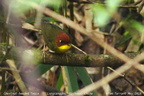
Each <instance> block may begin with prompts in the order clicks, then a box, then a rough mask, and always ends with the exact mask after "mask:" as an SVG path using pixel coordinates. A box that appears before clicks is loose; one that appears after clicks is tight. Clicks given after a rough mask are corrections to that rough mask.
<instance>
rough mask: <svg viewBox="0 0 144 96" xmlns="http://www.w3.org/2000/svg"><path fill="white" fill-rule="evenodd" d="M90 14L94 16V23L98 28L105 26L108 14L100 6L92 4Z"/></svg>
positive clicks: (108, 17) (103, 7)
mask: <svg viewBox="0 0 144 96" xmlns="http://www.w3.org/2000/svg"><path fill="white" fill-rule="evenodd" d="M92 12H93V14H94V22H95V23H96V24H98V26H105V25H106V24H107V22H108V21H109V19H110V14H109V13H108V11H107V9H106V8H105V6H103V5H102V4H93V5H92Z"/></svg>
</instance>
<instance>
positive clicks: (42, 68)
mask: <svg viewBox="0 0 144 96" xmlns="http://www.w3.org/2000/svg"><path fill="white" fill-rule="evenodd" d="M52 67H53V65H44V64H39V65H38V66H37V67H36V68H35V69H34V70H33V71H32V73H37V72H38V73H39V76H41V75H42V74H44V73H45V72H47V71H48V70H50V68H52Z"/></svg>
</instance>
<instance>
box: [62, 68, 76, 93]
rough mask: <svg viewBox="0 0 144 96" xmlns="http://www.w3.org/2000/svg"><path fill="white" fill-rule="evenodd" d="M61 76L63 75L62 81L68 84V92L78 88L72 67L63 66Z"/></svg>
mask: <svg viewBox="0 0 144 96" xmlns="http://www.w3.org/2000/svg"><path fill="white" fill-rule="evenodd" d="M64 75H65V76H64ZM63 77H64V82H66V83H67V85H68V92H75V91H77V90H78V89H79V87H78V82H77V76H76V74H75V72H74V69H73V67H69V66H68V67H64V70H63Z"/></svg>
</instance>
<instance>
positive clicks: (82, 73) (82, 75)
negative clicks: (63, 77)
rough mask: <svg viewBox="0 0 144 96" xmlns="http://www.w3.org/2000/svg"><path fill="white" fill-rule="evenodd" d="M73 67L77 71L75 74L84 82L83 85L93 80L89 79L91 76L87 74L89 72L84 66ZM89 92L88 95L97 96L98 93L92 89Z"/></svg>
mask: <svg viewBox="0 0 144 96" xmlns="http://www.w3.org/2000/svg"><path fill="white" fill-rule="evenodd" d="M74 69H75V71H76V72H77V75H78V77H79V78H80V80H81V81H82V83H83V84H84V86H87V85H89V84H92V83H93V81H92V80H91V77H90V76H89V74H88V72H87V71H86V69H85V68H83V67H75V68H74ZM90 94H91V95H90V96H98V94H97V93H96V92H94V91H93V92H91V93H90Z"/></svg>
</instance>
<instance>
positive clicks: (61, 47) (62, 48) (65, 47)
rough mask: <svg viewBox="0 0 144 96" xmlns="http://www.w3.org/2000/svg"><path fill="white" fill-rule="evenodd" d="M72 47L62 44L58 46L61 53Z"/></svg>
mask: <svg viewBox="0 0 144 96" xmlns="http://www.w3.org/2000/svg"><path fill="white" fill-rule="evenodd" d="M70 48H71V46H70V45H62V46H60V47H58V49H59V51H60V52H61V53H63V52H66V51H67V50H69V49H70Z"/></svg>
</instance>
